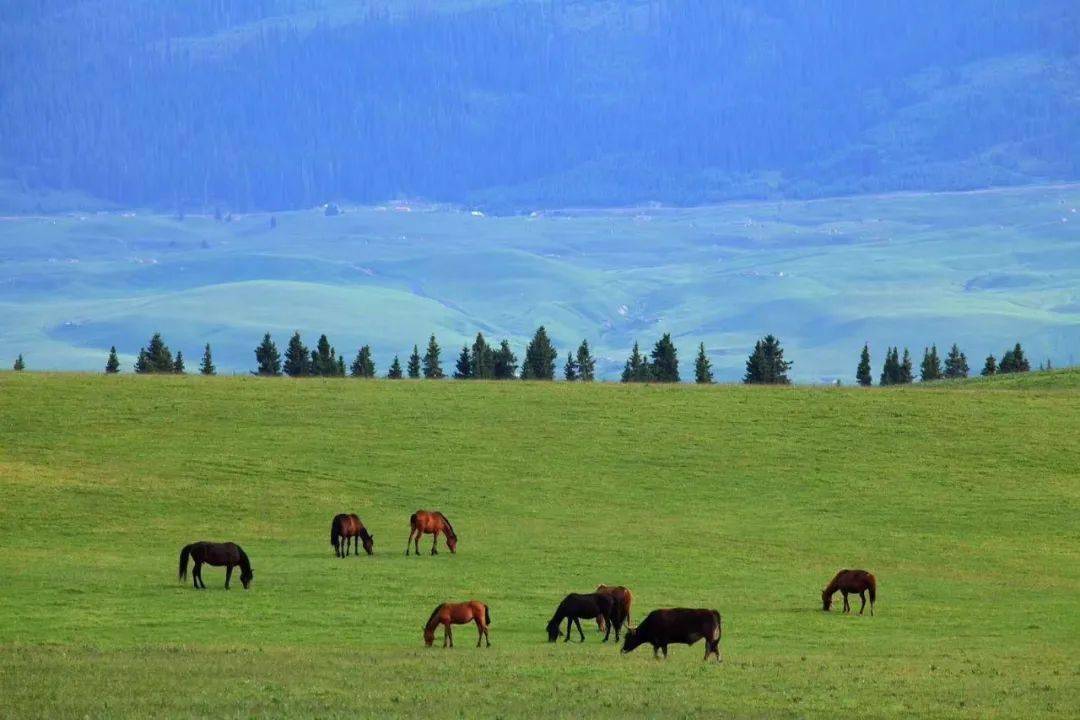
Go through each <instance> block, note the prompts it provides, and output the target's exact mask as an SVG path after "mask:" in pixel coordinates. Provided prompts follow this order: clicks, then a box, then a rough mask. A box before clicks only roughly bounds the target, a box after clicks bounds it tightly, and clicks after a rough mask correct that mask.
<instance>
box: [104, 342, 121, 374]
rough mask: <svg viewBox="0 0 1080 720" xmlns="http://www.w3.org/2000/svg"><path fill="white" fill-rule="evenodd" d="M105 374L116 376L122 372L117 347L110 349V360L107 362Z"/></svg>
mask: <svg viewBox="0 0 1080 720" xmlns="http://www.w3.org/2000/svg"><path fill="white" fill-rule="evenodd" d="M105 372H106V374H108V375H115V374H116V373H118V372H120V357H119V356H118V355H117V354H116V346H115V345H113V346H112V347H111V348H109V359H108V360H106V361H105Z"/></svg>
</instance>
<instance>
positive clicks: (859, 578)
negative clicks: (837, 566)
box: [821, 570, 877, 617]
mask: <svg viewBox="0 0 1080 720" xmlns="http://www.w3.org/2000/svg"><path fill="white" fill-rule="evenodd" d="M837 590H839V591H840V592H841V593H843V595H844V612H851V605H849V604H848V593H857V594H858V596H859V598H860V599H861V600H862V607H860V608H859V614H860V615H862V614H863V610H865V609H866V593H867V591H869V593H870V615H871V617H873V615H874V601H875V600H877V578H875V577H874V576H873V575H872V574H871V573H868V572H866V571H865V570H841V571H840V572H838V573H836V575H834V576H833V579H832V580H830V581H829V584H828V586H826V588H825V589H824V590H822V591H821V609H822V610H824V611H826V612H828V611H829V608H830V607H832V598H833V595H835V594H836V591H837Z"/></svg>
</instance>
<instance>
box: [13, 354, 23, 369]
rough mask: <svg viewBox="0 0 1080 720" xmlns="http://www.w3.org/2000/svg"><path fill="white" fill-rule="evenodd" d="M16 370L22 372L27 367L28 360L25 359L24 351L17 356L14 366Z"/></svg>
mask: <svg viewBox="0 0 1080 720" xmlns="http://www.w3.org/2000/svg"><path fill="white" fill-rule="evenodd" d="M12 369H13V370H14V371H15V372H22V371H23V370H25V369H26V362H25V361H24V360H23V356H22V353H19V357H17V358H15V364H14V365H13V366H12Z"/></svg>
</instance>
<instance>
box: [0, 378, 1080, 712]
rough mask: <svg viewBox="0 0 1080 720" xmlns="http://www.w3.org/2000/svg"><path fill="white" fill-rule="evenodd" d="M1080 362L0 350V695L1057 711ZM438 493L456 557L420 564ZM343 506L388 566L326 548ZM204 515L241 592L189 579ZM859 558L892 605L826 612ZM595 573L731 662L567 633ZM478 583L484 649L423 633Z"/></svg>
mask: <svg viewBox="0 0 1080 720" xmlns="http://www.w3.org/2000/svg"><path fill="white" fill-rule="evenodd" d="M1078 387H1080V373H1078V372H1076V371H1057V372H1053V373H1038V374H1032V375H1029V376H1027V377H1024V378H1016V379H1014V378H1002V379H1000V380H997V379H995V380H993V381H973V382H967V383H952V384H950V383H941V384H935V385H933V386H924V387H919V386H913V387H903V388H895V389H876V388H875V389H872V390H859V389H854V388H852V389H848V388H821V387H818V388H811V387H787V388H764V387H742V386H716V387H707V388H701V387H688V386H666V387H661V386H625V385H618V384H596V385H576V384H567V383H554V384H552V383H548V384H544V383H524V382H522V383H465V382H441V383H436V382H407V381H406V382H396V383H395V382H389V381H370V382H361V381H346V380H312V381H290V380H285V379H277V380H275V379H262V378H253V377H247V378H243V377H239V378H227V377H221V378H200V377H167V378H166V377H139V376H131V375H125V376H119V377H106V376H101V375H78V374H46V373H40V374H39V373H21V374H16V373H10V372H6V373H0V548H2V551H0V581H2V589H0V603H2V605H0V609H2V614H0V698H2V701H0V716H3V717H50V718H62V717H84V716H91V717H147V716H152V715H157V716H179V717H184V716H191V717H206V716H214V717H249V716H266V717H280V716H294V717H392V716H409V717H416V716H418V715H419V713H420V712H424V714H425V715H427V716H432V717H451V716H465V717H473V716H501V717H518V716H526V715H529V716H534V717H547V716H589V717H626V716H656V717H704V716H708V717H718V716H719V717H727V716H737V717H764V716H768V717H838V716H857V717H912V716H924V717H926V716H935V717H964V718H988V717H1033V716H1065V715H1070V714H1073V713H1075V710H1076V708H1077V707H1080V670H1078V665H1077V658H1078V655H1080V612H1078V610H1080V607H1078V604H1080V602H1078V598H1080V532H1078V531H1080V524H1078V518H1080V477H1078V468H1080V445H1078V444H1077V442H1076V438H1077V437H1078V436H1080V393H1077V389H1078ZM420 507H428V508H440V509H442V510H444V511H445V512H446V514H447V515H448V516H449V517H450V518H451V519H452V520H453V521H454V525H455V527H456V529H457V531H458V533H459V536H460V545H459V548H458V553H457V554H456V555H450V554H449V553H447V552H445V551H443V552H441V553H440V554H439V555H438V556H437V557H431V556H429V555H427V554H424V555H422V556H420V557H405V556H404V555H403V551H404V543H405V538H406V535H407V533H408V517H409V514H410V513H411V512H412V511H413V510H415V509H417V508H420ZM340 511H355V512H357V513H358V514H359V515H360V516H361V517H362V518H363V520H364V521H365V523H366V524H367V525H368V526H369V528H371V530H372V532H373V533H374V536H375V549H376V554H375V555H374V556H373V557H370V558H369V557H366V556H365V557H360V558H353V557H350V558H348V559H347V560H337V559H335V558H334V557H333V553H332V549H331V547H330V546H329V544H328V532H329V522H330V519H331V517H332V516H333V514H335V513H337V512H340ZM197 539H211V540H234V541H236V542H238V543H240V544H241V545H242V546H243V547H244V548H245V549H246V550H247V552H248V553H249V555H250V556H251V558H252V562H253V565H254V568H255V582H254V584H253V586H252V589H251V590H249V591H246V592H245V591H243V590H241V589H239V588H238V586H237V587H234V589H233V590H231V591H229V592H226V591H224V590H223V587H222V586H223V580H224V577H223V576H224V573H223V572H221V571H220V570H213V569H208V570H207V571H206V572H205V573H204V576H205V579H206V582H207V585H208V588H209V589H208V590H206V591H203V592H195V591H193V590H192V589H191V587H190V584H187V583H184V584H181V583H178V582H177V579H176V566H177V555H178V551H179V549H180V547H181V546H182V545H184V544H185V543H188V542H191V541H193V540H197ZM428 542H429V541H428ZM425 550H426V548H425ZM841 567H866V568H868V569H871V570H872V571H874V572H875V573H876V574H877V576H878V578H879V584H880V590H879V599H878V607H877V610H878V612H877V615H876V617H873V618H871V617H869V616H865V617H859V616H857V615H852V616H844V615H841V614H840V613H839V612H835V611H834V612H832V613H823V612H822V611H821V609H820V600H819V591H820V589H821V587H822V585H823V584H824V583H825V582H826V581H827V580H828V578H829V577H830V576H831V574H832V573H833V572H835V571H836V570H837V569H839V568H841ZM600 582H605V583H622V584H626V585H628V586H630V587H631V588H632V589H633V590H634V592H635V596H636V604H635V617H636V618H637V619H639V620H640V618H642V617H644V614H645V613H646V612H647V611H648V610H650V609H652V608H656V607H664V606H673V605H687V606H705V607H715V608H717V609H719V610H720V612H721V613H722V614H723V617H724V629H725V633H724V639H723V651H724V656H725V658H724V663H723V664H722V665H717V664H716V663H710V664H704V663H702V660H701V656H702V654H703V652H704V651H703V648H702V647H701V645H700V644H699V645H698V646H695V647H693V648H686V647H684V646H673V649H672V653H671V658H670V659H669V660H667V661H666V662H658V661H655V660H653V659H652V657H651V653H650V652H649V651H648V649H642V650H639V651H637V652H636V653H633V654H630V655H626V656H623V655H620V654H619V653H618V651H617V650H616V649H615V648H614V647H612V646H611V645H603V644H602V643H601V642H600V639H599V637H598V636H597V635H595V634H594V631H593V629H592V628H589V629H588V636H587V640H586V642H585V643H584V644H583V645H580V644H577V643H570V644H562V643H559V644H557V645H551V644H548V643H547V642H546V638H545V635H544V624H545V622H546V621H547V619H548V618H549V617H550V614H551V612H552V611H553V609H554V607H555V605H556V604H557V603H558V601H559V599H560V598H561V597H562V596H563V594H565V593H567V592H570V591H587V590H589V589H590V588H592V587H594V586H595V585H596V584H597V583H600ZM466 598H479V599H482V600H484V601H486V602H488V603H489V604H490V606H491V612H492V619H493V625H492V640H493V643H494V646H493V647H492V648H491V649H476V648H475V647H474V646H473V644H474V642H475V634H474V630H473V629H472V628H468V627H463V628H459V629H458V630H457V632H456V639H457V647H456V648H455V649H453V650H443V649H442V648H440V647H435V648H425V647H423V643H422V640H421V624H422V623H423V622H424V621H425V619H426V618H427V616H428V614H429V613H430V611H431V609H432V608H433V607H434V606H435V604H436V603H438V602H440V601H443V600H458V599H466ZM1069 708H1072V710H1069Z"/></svg>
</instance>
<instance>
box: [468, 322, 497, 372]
mask: <svg viewBox="0 0 1080 720" xmlns="http://www.w3.org/2000/svg"><path fill="white" fill-rule="evenodd" d="M470 357H471V363H472V366H471V368H470V370H469V372H470V374H471V377H474V378H476V379H477V380H490V379H492V378H493V377H495V350H494V348H492V347H491V346H490V345H488V344H487V340H485V339H484V335H483V333H476V340H475V341H474V342H473V346H472V354H471V356H470Z"/></svg>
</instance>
